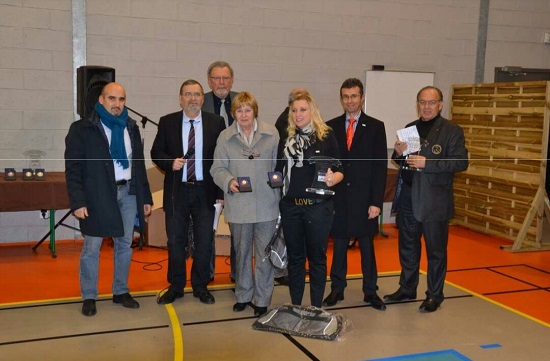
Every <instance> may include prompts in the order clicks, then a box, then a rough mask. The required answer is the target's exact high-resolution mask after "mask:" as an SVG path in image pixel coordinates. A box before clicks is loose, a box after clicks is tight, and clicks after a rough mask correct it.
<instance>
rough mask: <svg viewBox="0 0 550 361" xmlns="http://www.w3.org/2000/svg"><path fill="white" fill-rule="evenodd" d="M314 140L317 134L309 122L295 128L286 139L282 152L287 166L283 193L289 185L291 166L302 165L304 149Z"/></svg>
mask: <svg viewBox="0 0 550 361" xmlns="http://www.w3.org/2000/svg"><path fill="white" fill-rule="evenodd" d="M316 141H317V135H316V133H315V131H314V129H313V125H312V124H311V123H309V124H308V125H307V126H306V127H304V129H300V128H296V134H294V136H293V137H291V138H288V139H287V140H286V143H285V149H284V154H285V158H286V159H287V166H286V174H285V181H284V183H285V185H284V187H283V195H284V194H286V193H287V192H288V187H289V186H290V174H291V172H292V166H293V165H295V166H296V167H298V168H301V167H303V166H304V150H305V149H308V148H309V147H310V146H311V145H312V144H315V142H316ZM293 163H294V164H293Z"/></svg>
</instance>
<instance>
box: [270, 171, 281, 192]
mask: <svg viewBox="0 0 550 361" xmlns="http://www.w3.org/2000/svg"><path fill="white" fill-rule="evenodd" d="M267 175H268V177H269V181H268V182H267V184H269V186H270V187H271V188H277V187H282V186H283V174H282V173H281V172H268V173H267Z"/></svg>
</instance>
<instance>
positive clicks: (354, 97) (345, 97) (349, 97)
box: [342, 94, 361, 100]
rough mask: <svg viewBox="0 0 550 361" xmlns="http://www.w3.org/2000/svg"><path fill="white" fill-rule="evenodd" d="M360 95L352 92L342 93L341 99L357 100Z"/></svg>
mask: <svg viewBox="0 0 550 361" xmlns="http://www.w3.org/2000/svg"><path fill="white" fill-rule="evenodd" d="M360 97H361V94H352V95H347V94H344V95H342V99H344V100H350V99H351V100H357V99H359V98H360Z"/></svg>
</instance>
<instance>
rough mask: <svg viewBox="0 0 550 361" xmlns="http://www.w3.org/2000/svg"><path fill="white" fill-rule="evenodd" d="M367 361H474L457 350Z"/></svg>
mask: <svg viewBox="0 0 550 361" xmlns="http://www.w3.org/2000/svg"><path fill="white" fill-rule="evenodd" d="M367 361H472V360H471V359H469V358H468V357H466V356H464V355H463V354H461V353H460V352H457V351H455V350H441V351H433V352H424V353H415V354H410V355H402V356H395V357H385V358H377V359H369V360H367Z"/></svg>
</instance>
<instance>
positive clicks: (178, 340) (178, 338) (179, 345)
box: [166, 303, 183, 361]
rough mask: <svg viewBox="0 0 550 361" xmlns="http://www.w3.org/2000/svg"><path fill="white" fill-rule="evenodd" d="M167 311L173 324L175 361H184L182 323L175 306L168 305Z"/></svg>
mask: <svg viewBox="0 0 550 361" xmlns="http://www.w3.org/2000/svg"><path fill="white" fill-rule="evenodd" d="M166 311H167V312H168V316H169V318H170V323H171V324H172V334H173V335H174V361H182V360H183V333H182V332H181V327H180V321H179V319H178V315H177V313H176V310H175V309H174V306H172V304H170V303H169V304H167V305H166Z"/></svg>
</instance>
